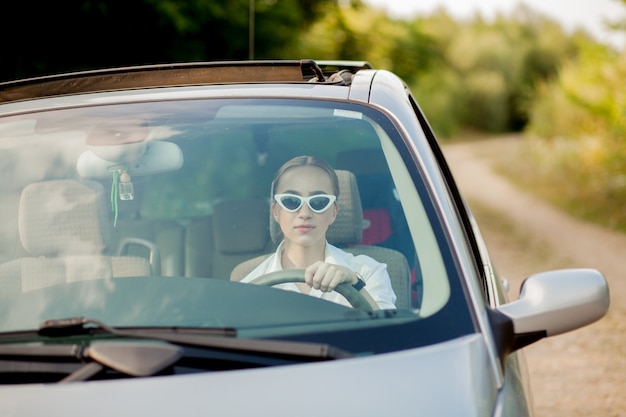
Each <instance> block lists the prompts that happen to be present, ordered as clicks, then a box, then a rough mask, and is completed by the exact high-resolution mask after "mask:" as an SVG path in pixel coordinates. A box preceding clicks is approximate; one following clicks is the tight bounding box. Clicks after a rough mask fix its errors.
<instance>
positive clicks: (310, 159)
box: [271, 155, 339, 198]
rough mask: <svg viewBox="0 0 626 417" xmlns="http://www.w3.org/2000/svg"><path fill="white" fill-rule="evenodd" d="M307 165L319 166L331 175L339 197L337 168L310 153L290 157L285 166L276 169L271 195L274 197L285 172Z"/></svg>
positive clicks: (336, 194)
mask: <svg viewBox="0 0 626 417" xmlns="http://www.w3.org/2000/svg"><path fill="white" fill-rule="evenodd" d="M306 166H312V167H317V168H320V169H321V170H323V171H324V172H326V173H327V174H328V176H329V177H330V181H331V183H332V184H333V194H334V195H335V196H337V197H339V179H338V178H337V174H336V173H335V170H334V169H333V168H332V167H331V166H330V165H328V163H327V162H326V161H324V160H323V159H320V158H317V157H315V156H309V155H302V156H296V157H295V158H293V159H290V160H289V161H287V162H285V163H284V164H283V166H281V167H280V168H278V171H276V174H275V175H274V179H273V180H272V195H271V197H272V198H274V194H275V192H274V190H275V189H276V185H278V181H280V179H281V177H282V176H283V174H285V172H287V171H289V170H290V169H293V168H298V167H306Z"/></svg>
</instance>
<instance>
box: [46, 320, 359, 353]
mask: <svg viewBox="0 0 626 417" xmlns="http://www.w3.org/2000/svg"><path fill="white" fill-rule="evenodd" d="M94 330H99V331H103V332H106V333H109V334H111V335H114V336H118V337H126V338H135V339H149V340H160V341H164V342H170V343H174V344H179V345H189V346H196V347H203V348H211V349H219V350H226V351H237V352H247V353H256V354H269V355H277V356H281V357H294V358H318V359H322V360H330V359H345V358H350V357H352V356H353V355H352V353H350V352H347V351H345V350H342V349H338V348H336V347H334V346H331V345H328V344H325V343H307V342H292V341H284V340H271V339H237V338H235V336H236V330H235V329H230V328H227V329H219V331H218V333H219V334H220V335H219V336H216V335H214V334H201V335H200V334H189V333H181V332H180V331H179V330H178V329H176V328H173V329H167V328H163V329H160V328H158V329H155V328H151V329H133V330H127V329H117V328H115V327H112V326H109V325H107V324H106V323H103V322H101V321H99V320H96V319H90V318H86V317H73V318H68V319H61V320H47V321H45V322H43V323H42V324H41V325H40V327H39V330H38V332H37V333H38V334H39V335H41V336H47V337H67V336H74V335H82V334H89V333H91V332H93V331H94ZM224 336H231V337H224Z"/></svg>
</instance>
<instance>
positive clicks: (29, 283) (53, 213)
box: [0, 180, 150, 295]
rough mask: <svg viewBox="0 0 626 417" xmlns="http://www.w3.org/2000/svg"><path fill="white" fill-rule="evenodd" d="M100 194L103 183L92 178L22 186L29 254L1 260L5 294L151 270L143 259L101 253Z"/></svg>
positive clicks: (104, 225) (105, 232) (103, 215)
mask: <svg viewBox="0 0 626 417" xmlns="http://www.w3.org/2000/svg"><path fill="white" fill-rule="evenodd" d="M104 196H105V193H104V188H103V187H102V185H101V184H100V183H97V182H94V181H75V180H54V181H45V182H39V183H33V184H29V185H28V186H26V187H25V188H24V190H23V191H22V195H21V198H20V206H19V215H18V216H19V219H18V226H19V236H20V241H21V243H22V246H23V248H24V249H25V251H26V253H27V255H28V256H26V257H23V258H18V259H15V260H12V261H8V262H6V263H4V264H2V265H0V286H2V287H3V289H4V290H6V291H7V293H5V294H3V295H6V294H8V293H20V292H25V291H30V290H33V289H37V288H41V287H46V286H50V285H56V284H60V283H66V282H74V281H82V280H89V279H99V278H109V277H120V276H135V275H149V274H150V263H149V261H148V260H146V259H141V258H137V257H130V256H119V257H116V256H107V255H105V251H106V250H107V249H108V245H109V239H110V229H109V227H108V216H107V212H106V207H107V206H106V203H105V201H106V200H105V197H104ZM0 291H1V290H0Z"/></svg>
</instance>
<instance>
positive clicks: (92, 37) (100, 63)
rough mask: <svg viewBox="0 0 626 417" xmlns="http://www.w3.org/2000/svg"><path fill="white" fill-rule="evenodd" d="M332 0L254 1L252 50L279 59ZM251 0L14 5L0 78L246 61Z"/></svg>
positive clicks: (0, 31)
mask: <svg viewBox="0 0 626 417" xmlns="http://www.w3.org/2000/svg"><path fill="white" fill-rule="evenodd" d="M336 2H337V0H280V2H279V1H278V0H255V7H254V9H255V12H256V14H255V37H254V38H255V55H256V56H257V57H258V58H276V57H280V55H281V52H282V51H283V50H285V49H288V48H289V47H290V45H291V44H292V43H293V42H295V37H296V34H297V33H298V32H299V31H303V30H305V29H306V28H307V27H308V26H309V25H310V24H311V23H312V22H314V21H315V20H316V18H317V17H318V16H319V15H320V14H321V13H322V12H323V11H324V10H325V9H326V8H328V7H329V6H332V5H335V4H336ZM249 10H250V0H229V1H214V0H68V1H64V2H49V1H36V2H35V4H33V3H32V2H13V3H11V5H10V6H7V7H6V8H5V12H6V13H5V14H4V17H5V19H3V24H2V25H0V36H1V37H2V39H3V47H2V50H1V51H0V80H9V79H16V78H23V77H30V76H37V75H43V74H50V73H58V72H65V71H74V70H86V69H93V68H103V67H114V66H127V65H140V64H155V63H166V62H181V61H203V60H227V59H247V58H248V51H249V42H248V39H249V36H248V35H249V23H250V22H249Z"/></svg>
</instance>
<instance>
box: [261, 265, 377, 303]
mask: <svg viewBox="0 0 626 417" xmlns="http://www.w3.org/2000/svg"><path fill="white" fill-rule="evenodd" d="M288 282H304V269H284V270H282V271H274V272H270V273H267V274H265V275H261V276H260V277H257V278H255V279H253V280H252V281H250V282H249V284H256V285H265V286H268V287H271V286H273V285H278V284H286V283H288ZM334 291H336V292H338V293H339V294H341V295H343V296H344V298H345V299H346V300H348V302H349V303H350V305H351V306H352V307H354V308H356V309H357V310H362V311H365V312H373V311H376V310H380V308H379V307H378V304H376V301H374V299H373V298H372V296H371V295H370V294H369V293H368V292H367V290H366V289H365V288H361V289H360V290H357V289H356V288H354V287H353V286H352V285H350V284H347V283H345V282H343V283H341V284H339V285H337V286H336V287H335V290H334Z"/></svg>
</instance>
